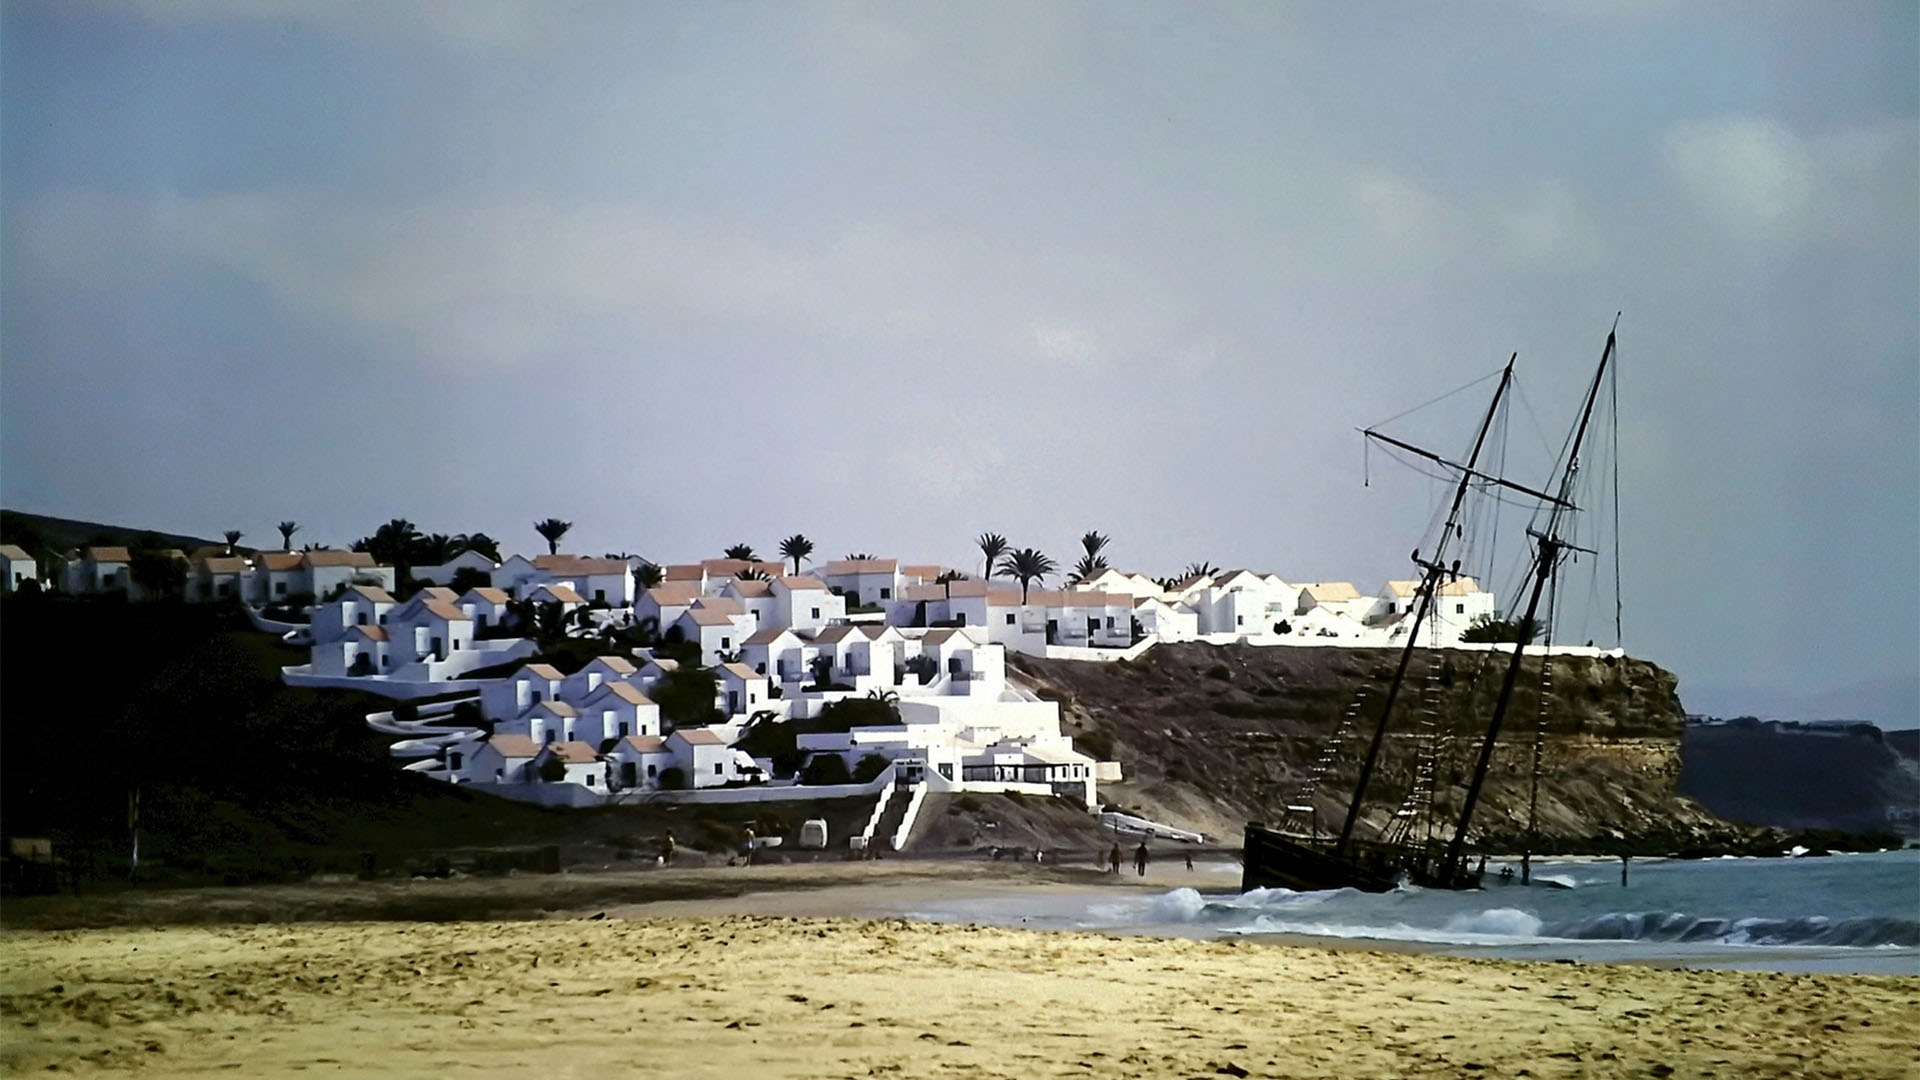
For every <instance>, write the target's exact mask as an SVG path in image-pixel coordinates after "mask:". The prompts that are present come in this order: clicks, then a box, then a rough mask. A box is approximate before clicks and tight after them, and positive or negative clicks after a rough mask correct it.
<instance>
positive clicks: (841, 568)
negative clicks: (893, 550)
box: [824, 559, 900, 577]
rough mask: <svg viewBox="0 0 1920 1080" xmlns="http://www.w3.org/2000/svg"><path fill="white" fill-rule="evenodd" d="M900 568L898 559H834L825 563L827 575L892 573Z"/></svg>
mask: <svg viewBox="0 0 1920 1080" xmlns="http://www.w3.org/2000/svg"><path fill="white" fill-rule="evenodd" d="M899 569H900V560H899V559H836V560H834V561H833V562H830V563H828V564H827V568H826V570H825V571H824V572H825V573H826V575H827V576H828V577H837V576H839V575H841V574H892V573H895V572H897V571H898V570H899Z"/></svg>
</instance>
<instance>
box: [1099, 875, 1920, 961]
mask: <svg viewBox="0 0 1920 1080" xmlns="http://www.w3.org/2000/svg"><path fill="white" fill-rule="evenodd" d="M1364 895H1365V894H1361V893H1357V892H1355V891H1354V890H1352V889H1336V890H1329V891H1327V892H1317V893H1297V892H1293V891H1291V890H1288V889H1254V890H1251V891H1249V892H1246V893H1242V894H1239V895H1236V896H1220V895H1217V894H1216V895H1206V894H1203V893H1201V892H1199V891H1198V890H1195V889H1189V888H1181V889H1175V890H1173V891H1172V892H1169V893H1165V894H1163V895H1160V896H1157V897H1155V898H1154V899H1153V900H1152V902H1151V903H1150V904H1149V905H1148V906H1147V908H1146V910H1145V911H1144V912H1143V913H1141V914H1140V916H1139V918H1140V920H1141V921H1143V922H1147V923H1154V924H1160V925H1167V924H1182V925H1194V924H1198V925H1200V926H1203V927H1205V928H1206V929H1208V930H1211V931H1213V932H1216V933H1222V934H1233V935H1243V934H1272V933H1282V934H1307V935H1313V936H1317V937H1339V938H1372V939H1379V940H1391V941H1412V942H1421V943H1427V944H1451V945H1500V944H1519V943H1528V942H1541V941H1547V940H1555V939H1557V940H1562V941H1620V942H1636V941H1637V942H1660V943H1681V944H1705V945H1748V946H1824V947H1829V948H1877V947H1896V948H1915V947H1920V921H1915V920H1912V919H1901V918H1893V917H1884V916H1871V917H1859V918H1845V919H1829V918H1826V917H1823V916H1818V915H1810V916H1801V917H1797V918H1761V917H1748V918H1719V917H1711V916H1700V915H1693V914H1689V913H1686V912H1678V911H1638V912H1634V911H1616V912H1608V913H1606V914H1602V915H1593V916H1586V917H1582V918H1577V919H1566V920H1559V921H1552V922H1549V921H1547V920H1545V919H1542V918H1541V917H1540V916H1538V915H1536V914H1534V913H1533V912H1530V911H1525V910H1522V909H1520V908H1514V907H1492V908H1483V909H1477V910H1468V911H1455V912H1451V913H1442V912H1432V913H1431V914H1429V915H1428V916H1427V918H1420V917H1419V916H1418V915H1417V914H1416V913H1415V912H1413V911H1410V910H1408V909H1406V908H1405V907H1398V906H1397V907H1395V908H1394V909H1393V911H1392V914H1391V915H1387V912H1386V911H1374V912H1372V913H1371V914H1369V913H1366V912H1364V911H1356V910H1352V905H1351V904H1349V903H1345V902H1343V901H1350V900H1352V899H1354V898H1357V897H1363V896H1364ZM1135 911H1136V912H1138V911H1139V909H1138V908H1136V909H1135ZM1383 915H1387V917H1385V918H1381V917H1380V916H1383ZM1409 916H1412V918H1409ZM1428 919H1431V920H1432V921H1433V924H1432V925H1420V924H1421V923H1425V922H1427V921H1428ZM1116 921H1132V920H1116Z"/></svg>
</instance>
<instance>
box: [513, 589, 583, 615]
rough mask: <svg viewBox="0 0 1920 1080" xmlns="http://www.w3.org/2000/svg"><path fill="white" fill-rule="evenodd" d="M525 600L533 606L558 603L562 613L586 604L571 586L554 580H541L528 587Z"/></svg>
mask: <svg viewBox="0 0 1920 1080" xmlns="http://www.w3.org/2000/svg"><path fill="white" fill-rule="evenodd" d="M527 600H528V601H529V602H531V603H532V604H533V605H534V606H535V607H545V606H547V605H548V604H558V605H560V612H561V614H563V615H571V614H573V613H574V612H575V611H577V610H579V609H580V608H583V607H586V606H587V602H586V600H585V599H584V598H582V597H581V595H580V594H579V593H577V592H575V591H574V590H573V588H572V587H571V586H568V585H561V584H556V583H554V582H541V583H540V584H538V585H535V586H534V587H532V588H531V589H528V590H527Z"/></svg>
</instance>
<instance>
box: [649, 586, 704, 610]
mask: <svg viewBox="0 0 1920 1080" xmlns="http://www.w3.org/2000/svg"><path fill="white" fill-rule="evenodd" d="M647 599H649V600H652V601H653V603H654V606H656V607H685V606H686V605H688V604H691V603H693V602H694V601H695V600H698V599H700V586H698V585H694V584H690V583H687V582H679V581H676V582H671V583H669V584H666V585H655V586H654V587H653V588H651V589H648V590H647Z"/></svg>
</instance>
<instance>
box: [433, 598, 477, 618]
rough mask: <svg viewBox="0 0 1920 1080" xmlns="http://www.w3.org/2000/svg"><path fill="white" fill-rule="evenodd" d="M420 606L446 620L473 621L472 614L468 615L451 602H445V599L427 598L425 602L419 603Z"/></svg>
mask: <svg viewBox="0 0 1920 1080" xmlns="http://www.w3.org/2000/svg"><path fill="white" fill-rule="evenodd" d="M420 606H421V607H422V608H425V609H426V610H428V611H430V612H432V613H433V614H434V615H435V616H437V617H439V618H442V619H445V620H446V621H448V622H472V621H473V616H471V615H468V614H467V613H466V612H464V611H461V610H460V609H459V608H457V607H454V606H453V605H452V604H449V603H447V602H446V601H445V600H441V599H438V598H432V599H429V600H427V601H426V602H425V603H423V604H421V605H420Z"/></svg>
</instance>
